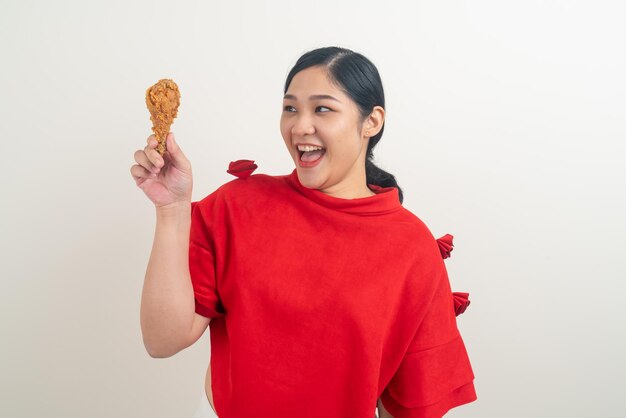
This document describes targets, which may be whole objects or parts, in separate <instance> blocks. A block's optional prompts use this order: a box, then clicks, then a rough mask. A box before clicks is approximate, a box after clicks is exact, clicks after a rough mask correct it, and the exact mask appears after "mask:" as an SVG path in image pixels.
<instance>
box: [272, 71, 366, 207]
mask: <svg viewBox="0 0 626 418" xmlns="http://www.w3.org/2000/svg"><path fill="white" fill-rule="evenodd" d="M319 95H322V96H325V97H315V96H319ZM328 96H330V97H328ZM367 128H368V125H367V124H365V123H361V121H360V116H359V111H358V108H357V105H356V103H354V102H353V101H352V100H351V99H350V98H349V97H348V96H346V95H345V94H344V93H343V92H342V91H341V90H340V89H339V88H337V87H335V86H334V85H332V84H331V83H330V81H329V80H328V78H327V76H326V70H325V69H324V68H323V67H320V66H315V67H309V68H307V69H304V70H302V71H300V72H299V73H297V74H296V75H295V76H294V77H293V79H292V81H291V84H290V85H289V88H288V90H287V93H286V94H285V97H284V99H283V108H282V114H281V118H280V132H281V134H282V136H283V139H284V141H285V145H286V146H287V150H288V151H289V153H290V154H291V157H292V158H293V160H294V162H295V163H296V170H297V173H298V179H299V180H300V183H302V185H304V186H305V187H308V188H314V189H319V190H321V191H323V192H325V193H328V194H330V195H333V196H336V197H342V198H348V199H352V198H355V197H362V196H366V195H372V194H373V192H372V191H371V190H369V189H368V188H367V185H366V181H365V157H366V152H367V143H368V141H369V136H372V134H370V135H368V136H366V135H365V131H366V129H367ZM299 144H310V145H312V146H321V147H323V148H324V150H323V153H322V155H321V157H320V158H319V159H318V160H316V162H309V163H306V162H302V160H301V159H300V156H301V155H302V154H303V152H302V151H299V150H298V145H299Z"/></svg>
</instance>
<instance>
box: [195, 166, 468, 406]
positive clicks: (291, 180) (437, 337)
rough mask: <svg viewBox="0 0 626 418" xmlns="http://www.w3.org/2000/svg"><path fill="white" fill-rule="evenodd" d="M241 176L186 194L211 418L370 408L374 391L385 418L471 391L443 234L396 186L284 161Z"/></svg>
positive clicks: (453, 402) (457, 400)
mask: <svg viewBox="0 0 626 418" xmlns="http://www.w3.org/2000/svg"><path fill="white" fill-rule="evenodd" d="M240 161H242V160H240ZM254 168H256V165H255V166H254ZM254 168H252V169H251V171H254ZM251 171H250V172H251ZM229 172H230V171H229ZM250 172H248V173H247V174H246V175H241V176H240V177H241V178H239V179H234V180H232V181H230V182H227V183H225V184H223V185H222V186H220V187H219V188H218V189H217V190H215V191H214V192H213V193H211V194H209V195H208V196H207V197H205V198H204V199H202V200H200V201H198V202H192V215H191V216H192V220H191V236H190V249H189V261H190V264H189V268H190V273H191V280H192V283H193V288H194V294H195V307H196V312H197V313H199V314H200V315H203V316H206V317H210V318H213V320H212V321H211V324H210V336H211V372H212V390H213V402H214V406H215V409H216V411H217V414H218V416H219V417H220V418H250V417H255V418H264V417H268V418H269V417H271V418H294V417H298V418H308V417H311V418H313V417H315V418H319V417H324V418H351V417H355V418H372V417H373V416H374V412H375V408H376V403H377V400H378V398H379V397H382V403H383V405H384V406H385V408H386V409H387V410H388V411H389V412H390V413H391V414H392V415H393V416H394V417H395V418H405V417H406V418H418V417H419V418H441V417H442V416H443V415H444V414H445V413H446V412H447V411H448V410H449V409H450V408H453V407H455V406H458V405H462V404H465V403H468V402H471V401H473V400H475V399H476V392H475V389H474V384H473V379H474V374H473V372H472V368H471V365H470V361H469V358H468V355H467V352H466V349H465V345H464V343H463V340H462V338H461V335H460V334H459V330H458V328H457V323H456V315H457V313H458V312H459V310H458V306H456V305H457V304H458V303H459V301H461V305H464V306H463V307H462V309H464V307H465V306H467V304H468V303H469V302H467V301H466V303H465V304H463V303H462V301H463V299H464V298H463V296H467V294H466V293H465V294H463V293H455V297H454V298H453V296H452V292H451V290H450V283H449V280H448V276H447V272H446V268H445V265H444V261H443V257H442V254H443V251H444V250H443V249H442V248H444V247H445V243H444V242H443V241H436V240H435V239H434V238H433V235H432V234H431V233H430V231H429V230H428V228H427V227H426V226H425V225H424V223H422V221H421V220H420V219H419V218H417V217H416V216H415V215H414V214H413V213H411V212H410V211H408V210H407V209H405V208H404V207H403V206H402V205H401V203H400V201H399V195H398V190H397V189H396V188H393V187H387V188H382V187H379V186H376V185H369V187H370V188H371V189H372V190H373V191H374V192H375V193H376V195H375V196H368V197H364V198H358V199H342V198H336V197H332V196H329V195H326V194H325V193H323V192H321V191H319V190H317V189H308V188H306V187H304V186H303V185H302V184H300V182H299V180H298V175H297V171H296V170H295V169H294V170H293V172H292V173H291V174H288V175H282V176H270V175H266V174H254V175H251V176H249V174H250ZM235 175H238V174H235ZM450 237H451V236H450ZM450 244H451V240H450ZM447 254H448V255H449V248H448V253H447ZM457 299H458V300H457ZM455 308H456V309H457V310H456V311H455Z"/></svg>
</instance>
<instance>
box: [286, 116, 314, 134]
mask: <svg viewBox="0 0 626 418" xmlns="http://www.w3.org/2000/svg"><path fill="white" fill-rule="evenodd" d="M314 133H315V126H313V123H312V122H311V119H310V118H309V117H308V116H306V115H299V116H297V117H296V118H295V121H294V123H293V126H292V127H291V135H293V136H296V137H303V136H305V135H312V134H314Z"/></svg>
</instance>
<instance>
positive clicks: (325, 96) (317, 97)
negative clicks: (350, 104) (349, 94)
mask: <svg viewBox="0 0 626 418" xmlns="http://www.w3.org/2000/svg"><path fill="white" fill-rule="evenodd" d="M283 99H292V100H298V99H296V96H294V95H293V94H285V97H283ZM321 99H330V100H334V101H336V102H339V103H341V100H339V99H337V98H335V97H333V96H331V95H329V94H314V95H312V96H309V100H321Z"/></svg>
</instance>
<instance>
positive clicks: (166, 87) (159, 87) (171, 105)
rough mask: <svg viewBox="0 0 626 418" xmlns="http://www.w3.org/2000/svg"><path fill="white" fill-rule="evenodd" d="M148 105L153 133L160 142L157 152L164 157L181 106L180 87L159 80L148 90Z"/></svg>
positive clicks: (165, 80)
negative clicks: (166, 140) (166, 142)
mask: <svg viewBox="0 0 626 418" xmlns="http://www.w3.org/2000/svg"><path fill="white" fill-rule="evenodd" d="M146 105H148V110H149V111H150V120H151V121H152V131H153V132H154V134H155V136H156V139H157V141H159V145H157V151H158V152H159V154H161V155H163V153H164V152H165V139H166V138H167V134H168V133H169V131H170V126H171V125H172V122H173V121H174V118H175V117H176V115H177V114H178V106H179V105H180V92H179V91H178V86H177V85H176V83H174V81H173V80H170V79H162V80H159V81H158V82H157V83H156V84H155V85H153V86H151V87H150V88H148V90H146Z"/></svg>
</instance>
